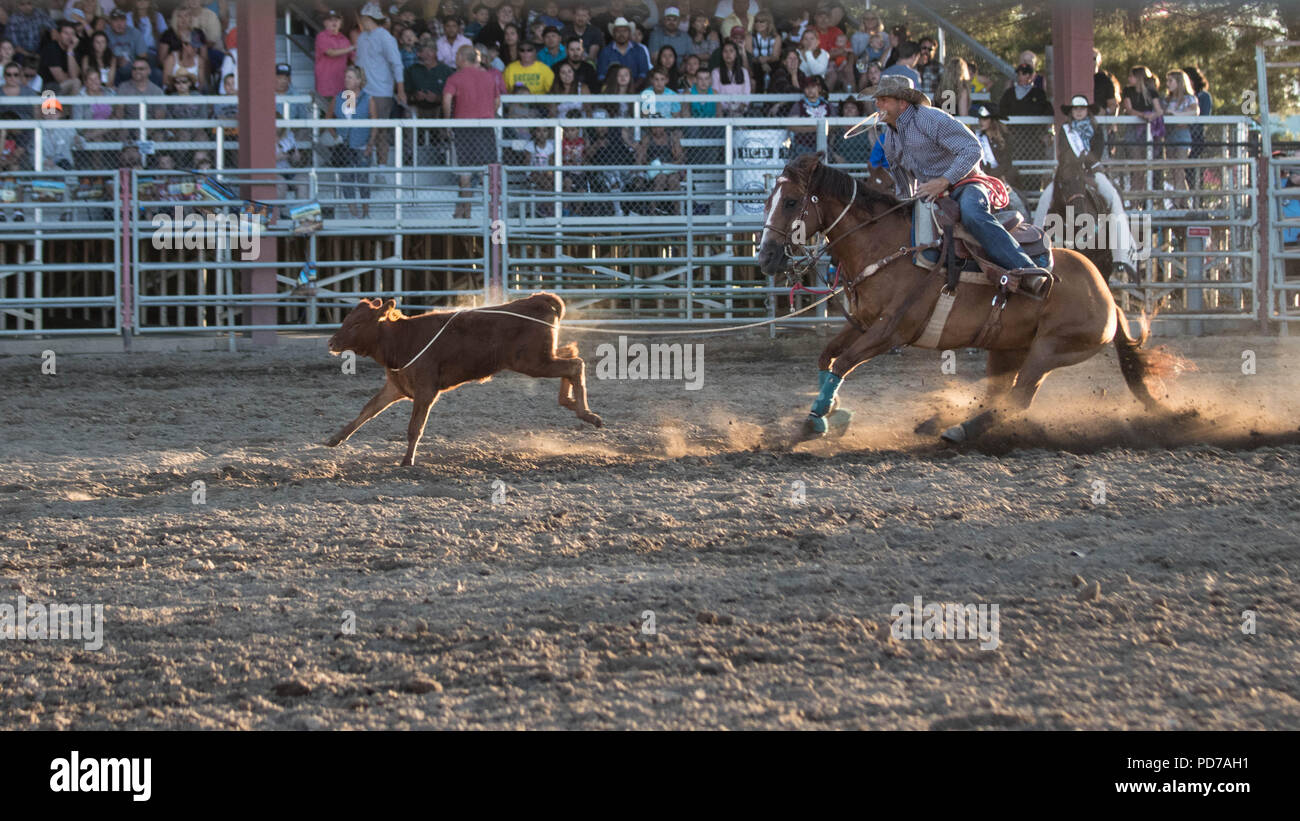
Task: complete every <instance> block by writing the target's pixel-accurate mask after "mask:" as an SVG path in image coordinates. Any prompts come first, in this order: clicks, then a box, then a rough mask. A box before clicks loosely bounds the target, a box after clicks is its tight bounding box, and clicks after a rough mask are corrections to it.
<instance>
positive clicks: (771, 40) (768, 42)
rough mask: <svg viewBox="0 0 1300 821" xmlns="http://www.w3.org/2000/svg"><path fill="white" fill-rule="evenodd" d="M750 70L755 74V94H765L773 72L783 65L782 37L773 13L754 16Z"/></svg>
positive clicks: (767, 12) (750, 37)
mask: <svg viewBox="0 0 1300 821" xmlns="http://www.w3.org/2000/svg"><path fill="white" fill-rule="evenodd" d="M749 53H750V54H752V55H753V57H752V59H751V60H750V62H749V68H750V70H751V71H752V72H753V74H754V91H755V93H765V92H766V89H767V87H768V84H769V82H770V80H771V78H772V72H773V71H774V70H775V69H776V67H777V66H778V65H780V64H781V36H780V35H779V34H778V33H777V31H776V24H775V23H774V22H773V21H772V13H771V12H769V11H760V12H759V13H758V14H757V15H755V16H754V33H753V34H751V35H749Z"/></svg>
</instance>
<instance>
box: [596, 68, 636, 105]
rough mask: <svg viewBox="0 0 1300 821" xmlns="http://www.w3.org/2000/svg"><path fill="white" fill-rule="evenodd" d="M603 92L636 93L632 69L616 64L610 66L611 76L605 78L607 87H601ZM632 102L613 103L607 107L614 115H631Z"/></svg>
mask: <svg viewBox="0 0 1300 821" xmlns="http://www.w3.org/2000/svg"><path fill="white" fill-rule="evenodd" d="M601 93H602V94H635V93H636V91H635V87H634V86H633V85H632V70H631V69H630V68H628V67H627V66H621V65H617V64H616V65H614V66H612V67H611V68H610V72H609V77H607V78H606V80H605V87H604V88H603V89H601ZM632 106H633V104H632V103H628V102H619V103H611V104H609V105H607V106H606V107H605V108H606V110H608V111H609V113H610V114H611V115H612V116H614V117H631V116H633V112H632Z"/></svg>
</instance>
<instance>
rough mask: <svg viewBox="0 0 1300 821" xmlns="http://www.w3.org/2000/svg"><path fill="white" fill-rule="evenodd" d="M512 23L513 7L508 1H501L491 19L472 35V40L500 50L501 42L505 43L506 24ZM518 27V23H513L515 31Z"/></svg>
mask: <svg viewBox="0 0 1300 821" xmlns="http://www.w3.org/2000/svg"><path fill="white" fill-rule="evenodd" d="M514 23H515V10H514V7H513V6H511V5H510V4H509V3H502V4H501V5H500V6H497V9H496V13H495V14H493V15H492V19H491V20H490V21H489V22H488V24H487V25H485V26H483V28H482V29H480V30H479V32H478V34H476V35H474V42H475V43H483V44H485V45H489V46H491V47H492V48H494V49H496V50H497V52H500V51H501V46H502V44H504V43H505V37H506V26H507V25H511V24H514ZM518 28H519V27H518V25H515V29H516V31H517V30H518Z"/></svg>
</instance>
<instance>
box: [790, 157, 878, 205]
mask: <svg viewBox="0 0 1300 821" xmlns="http://www.w3.org/2000/svg"><path fill="white" fill-rule="evenodd" d="M790 166H791V170H793V171H795V173H796V174H797V175H798V178H799V180H800V182H801V183H802V184H803V188H804V190H805V191H808V192H812V193H816V194H825V195H827V196H830V197H835V198H837V199H840V200H843V201H844V202H848V201H849V200H850V199H853V198H854V197H855V196H856V201H857V202H861V203H863V204H865V205H868V206H871V205H883V206H895V205H898V203H899V200H898V198H897V197H895V196H894V195H893V194H890V193H888V192H887V191H881V190H880V189H878V188H872V187H871V186H869V185H867V183H866V182H865V181H864V180H860V179H857V178H855V177H851V176H849V175H848V174H847V173H845V172H843V171H841V170H839V169H838V168H832V167H831V166H829V165H827V164H826V163H824V162H822V161H821V157H819V156H818V155H816V154H805V155H804V156H802V157H800V158H798V159H796V160H795V161H794V162H793V163H791V164H790ZM810 166H811V167H810Z"/></svg>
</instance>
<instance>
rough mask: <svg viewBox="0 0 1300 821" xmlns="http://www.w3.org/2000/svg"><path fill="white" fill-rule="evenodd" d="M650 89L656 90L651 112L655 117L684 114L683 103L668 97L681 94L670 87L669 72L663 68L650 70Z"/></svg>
mask: <svg viewBox="0 0 1300 821" xmlns="http://www.w3.org/2000/svg"><path fill="white" fill-rule="evenodd" d="M650 90H651V91H653V92H654V95H655V96H654V108H653V109H652V110H651V111H650V112H649V114H650V116H653V117H680V116H682V106H681V103H675V102H671V101H669V100H668V99H666V98H669V97H677V96H680V95H678V93H677V92H676V91H673V90H672V89H671V88H669V87H668V73H667V72H666V71H664V70H663V69H661V68H656V69H653V70H652V71H651V72H650Z"/></svg>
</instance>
